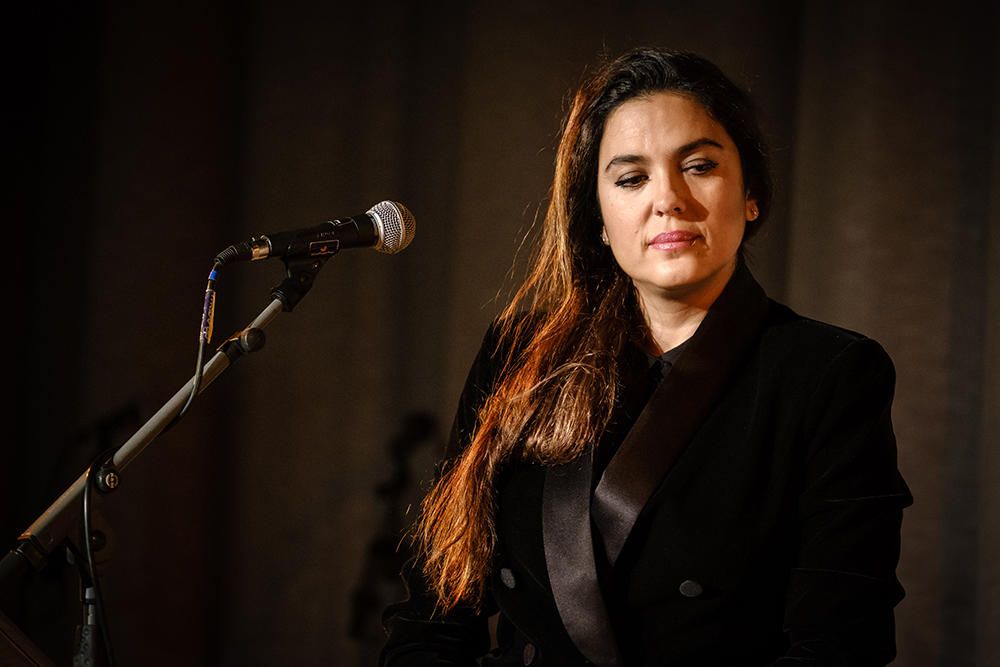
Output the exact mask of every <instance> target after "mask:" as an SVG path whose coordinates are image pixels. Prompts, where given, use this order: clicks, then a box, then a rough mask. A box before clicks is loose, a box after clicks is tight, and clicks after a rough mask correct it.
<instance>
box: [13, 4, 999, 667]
mask: <svg viewBox="0 0 1000 667" xmlns="http://www.w3.org/2000/svg"><path fill="white" fill-rule="evenodd" d="M980 5H981V6H980ZM997 25H998V16H997V11H996V9H995V8H992V3H963V2H951V3H933V4H931V5H929V6H927V7H922V6H920V5H919V4H918V3H914V2H807V3H801V4H800V3H795V2H778V1H771V2H757V3H750V2H722V3H719V2H715V3H690V2H686V3H679V2H660V3H619V2H589V3H581V2H568V1H565V2H563V1H560V2H552V3H545V4H544V5H542V4H541V3H536V2H524V1H521V0H517V1H514V2H504V3H490V2H469V3H465V4H459V3H430V2H379V3H351V4H348V3H320V2H314V1H313V2H271V1H264V0H262V1H259V2H252V3H235V2H234V3H229V4H226V3H201V2H197V3H195V2H186V1H182V2H147V3H124V2H118V3H113V2H109V3H102V2H94V1H93V0H81V1H80V2H72V3H71V2H55V3H46V4H45V5H44V6H43V7H37V8H35V9H23V8H22V9H21V10H19V12H18V13H16V14H14V15H9V16H8V19H7V20H5V22H4V27H3V32H4V39H3V45H4V51H5V54H4V58H3V60H4V63H5V66H4V69H5V72H6V74H5V76H4V81H3V87H4V89H5V95H4V98H5V102H4V103H3V107H4V117H5V118H6V120H7V122H6V123H5V128H4V129H5V130H6V131H5V132H4V135H5V142H6V143H7V146H8V148H7V149H6V150H5V151H4V154H5V156H6V157H7V160H6V162H7V164H8V171H9V173H10V175H9V176H8V177H7V179H6V182H7V185H8V188H9V190H10V195H9V196H8V197H7V198H6V200H7V206H8V209H9V211H8V214H7V217H6V220H5V224H4V229H5V232H6V233H7V240H8V246H7V252H6V255H7V260H6V261H5V263H4V264H5V265H6V268H5V272H7V273H6V274H5V283H6V286H7V290H6V292H7V294H6V296H7V316H6V317H5V322H6V327H5V328H6V329H7V331H8V333H9V337H10V340H9V343H8V345H7V350H8V360H9V363H8V365H7V367H8V372H7V384H8V387H10V388H12V390H13V394H14V395H15V396H16V399H15V401H14V402H13V403H8V404H7V405H8V406H10V407H8V410H9V411H10V414H9V422H10V423H11V424H12V425H13V426H12V428H10V429H8V437H7V438H6V439H5V444H4V446H3V450H2V451H0V454H2V456H0V530H2V532H0V537H3V536H6V537H3V539H6V540H7V541H8V542H10V543H13V541H14V539H15V538H16V537H17V535H18V534H19V533H20V531H21V530H22V529H24V528H25V527H26V526H27V525H28V524H29V523H30V522H31V521H32V520H33V519H34V518H35V517H36V516H37V515H38V514H39V513H40V512H41V511H42V510H43V509H44V508H45V507H47V506H48V504H49V503H50V502H51V501H52V500H53V499H54V498H55V497H56V495H58V493H59V492H60V491H61V490H62V489H63V488H65V487H66V486H67V485H68V484H69V483H70V482H71V481H72V480H73V479H75V478H76V477H77V476H78V475H79V474H80V472H81V471H82V470H83V469H84V467H85V465H86V462H87V461H88V460H89V459H90V458H91V457H92V456H93V455H94V454H95V453H96V452H97V451H99V450H100V449H101V447H102V446H103V445H106V444H120V443H121V442H124V440H125V439H126V438H127V437H128V436H129V435H131V433H132V432H134V431H135V429H136V428H138V426H139V425H140V424H141V423H142V422H144V421H145V420H146V419H147V418H149V416H150V415H151V414H152V413H153V412H154V411H155V410H156V409H157V408H158V407H159V406H160V405H161V404H162V403H163V402H164V401H166V400H167V398H169V396H170V395H172V394H173V393H174V391H176V390H177V389H178V388H179V387H180V386H181V384H182V383H183V382H184V381H185V380H186V379H187V378H188V377H189V376H190V373H191V370H192V368H193V362H194V353H195V343H196V334H197V324H198V317H199V314H200V302H201V297H202V291H203V289H204V281H205V277H206V275H207V272H208V270H209V268H210V263H211V259H212V257H213V256H214V254H215V253H216V252H217V251H219V250H221V249H222V248H223V247H225V246H226V245H228V244H229V243H232V242H234V241H237V240H242V239H244V238H246V237H248V236H249V235H251V234H253V233H259V232H264V231H273V230H280V229H285V228H294V227H300V226H306V225H311V224H314V223H315V222H318V221H320V220H323V219H329V218H331V217H341V216H345V215H351V214H354V213H358V212H361V211H364V210H366V209H367V208H368V207H370V206H371V205H372V204H374V203H375V202H377V201H380V200H382V199H396V200H399V201H402V202H404V203H405V204H406V205H407V206H409V207H410V208H411V209H412V210H413V211H414V213H415V215H416V218H417V221H418V225H417V230H418V232H417V238H416V241H415V242H414V243H413V245H412V246H411V247H410V248H409V249H407V250H406V251H405V252H403V253H402V254H400V255H398V256H385V255H379V254H377V253H373V252H368V251H360V250H358V251H352V252H346V253H344V254H342V255H341V256H338V257H336V258H334V259H333V260H331V261H330V262H329V263H328V264H327V266H326V268H325V269H324V271H323V273H322V274H321V275H320V277H319V281H318V283H317V286H316V287H315V288H314V290H313V292H312V293H311V294H310V295H309V296H308V297H307V299H306V300H305V301H304V302H303V303H302V304H301V305H300V306H299V307H298V308H297V309H296V311H295V312H294V313H292V314H290V315H281V316H279V318H278V319H277V320H276V321H275V322H274V323H273V324H272V325H271V327H269V328H268V330H267V335H268V338H269V342H268V344H267V346H266V347H265V349H264V350H263V351H262V352H260V353H258V354H257V355H255V356H254V357H253V358H251V359H246V360H244V361H242V362H240V364H239V365H237V366H236V367H234V368H233V369H232V370H231V371H229V372H228V373H227V374H226V375H224V376H223V377H222V379H221V380H219V381H218V383H217V384H216V385H214V386H212V387H211V388H210V389H209V391H208V392H207V393H206V394H205V395H204V396H203V398H202V399H201V400H199V401H198V402H197V403H196V404H195V407H194V409H193V412H192V413H191V415H190V416H189V417H188V418H187V419H186V420H185V421H184V422H183V423H182V424H181V425H180V426H179V427H178V428H176V429H175V430H174V431H172V432H171V433H169V434H167V435H165V436H164V437H163V438H161V439H160V440H158V441H157V442H156V443H155V444H154V445H153V446H151V447H150V448H149V449H147V450H146V451H145V452H144V453H143V455H142V456H141V457H140V458H139V459H138V460H137V461H136V462H135V463H134V464H133V465H132V466H130V467H129V468H128V469H127V470H126V471H125V473H124V484H123V487H122V489H121V490H120V491H119V492H118V493H116V494H115V495H114V496H113V497H112V498H110V499H108V500H107V501H106V502H105V503H104V511H103V514H104V516H105V518H106V519H107V520H108V521H109V523H110V525H111V526H112V527H113V537H114V539H113V545H112V550H111V553H110V556H111V558H110V560H109V561H107V562H106V564H105V565H104V566H103V572H104V573H105V575H104V579H105V589H106V597H107V604H108V607H109V612H110V619H111V627H112V630H113V633H114V638H115V643H116V648H117V652H118V657H119V661H120V662H121V664H123V665H178V664H184V665H241V666H243V665H272V664H301V665H307V664H317V665H318V664H338V665H339V664H373V660H374V658H373V656H372V650H373V649H372V647H373V646H375V645H377V643H378V641H379V640H378V634H379V629H378V612H377V611H376V610H377V608H378V607H380V606H381V604H383V603H384V601H386V600H387V599H390V598H392V597H393V596H396V595H399V592H398V590H396V589H395V582H394V580H393V579H392V577H391V575H386V574H385V572H386V571H389V572H391V570H392V568H393V567H394V564H393V562H392V559H391V553H392V549H391V544H393V543H394V541H395V536H394V535H395V534H394V533H392V532H391V530H395V528H396V527H398V524H399V523H400V522H401V521H404V520H405V519H403V518H402V517H401V516H400V515H401V513H402V510H403V509H404V508H405V506H406V504H407V503H408V502H411V501H412V500H413V499H414V498H416V497H417V493H418V491H419V484H417V483H416V481H415V480H417V479H421V478H426V477H427V476H428V475H429V470H430V466H431V462H432V461H433V459H434V458H435V457H436V456H437V454H438V453H439V451H440V449H439V448H440V445H441V442H442V439H443V437H442V436H441V431H442V430H445V429H447V426H448V424H449V423H450V419H451V414H452V410H453V408H454V404H455V401H456V399H457V396H458V393H459V390H460V388H461V384H462V381H463V379H464V375H465V372H466V369H467V367H468V364H469V363H470V361H471V359H472V356H473V354H474V353H475V350H476V348H477V346H478V344H479V339H480V337H481V335H482V332H483V330H484V328H485V326H486V325H487V323H488V322H489V321H490V319H491V318H492V317H493V315H494V314H495V313H496V311H497V310H498V308H499V307H500V306H501V304H502V295H503V294H506V293H507V292H506V290H507V289H508V288H509V286H510V284H511V283H510V279H509V275H508V274H509V273H511V271H512V258H514V256H515V253H516V250H517V248H518V245H519V241H520V239H521V238H522V236H523V235H524V233H525V232H526V231H527V230H528V228H529V226H530V225H531V222H532V220H533V219H534V218H535V216H536V213H538V212H539V211H541V210H543V208H542V205H543V202H544V198H545V196H546V192H547V188H548V184H549V180H550V178H551V169H552V159H553V149H554V147H555V142H556V135H557V131H558V126H559V120H560V117H561V114H562V111H563V110H564V108H565V102H566V94H567V92H568V91H569V90H570V89H571V88H572V87H573V86H574V84H575V83H576V82H577V81H578V80H579V78H580V76H581V75H582V74H583V72H584V71H585V68H587V67H588V66H592V64H593V63H594V62H595V61H596V58H597V56H598V54H599V53H600V52H602V51H604V50H606V51H608V52H610V53H612V54H617V53H619V52H621V51H622V50H625V49H627V48H629V47H632V46H637V45H640V44H659V45H666V46H672V47H675V48H684V49H691V50H695V51H698V52H700V53H702V54H704V55H706V56H708V57H709V58H711V59H712V60H714V61H716V62H717V63H718V64H719V65H720V66H721V67H722V68H723V69H724V70H725V71H726V72H728V73H729V74H730V75H731V76H732V77H733V78H734V79H736V80H737V81H739V82H740V83H741V84H743V85H745V86H747V87H749V88H750V89H751V90H752V92H753V94H754V95H755V97H756V99H757V100H758V103H759V105H760V107H761V111H762V115H763V121H764V125H765V128H766V130H767V132H768V134H769V136H770V140H771V145H772V148H773V154H774V163H775V171H776V176H777V178H778V182H779V192H778V197H777V208H776V211H775V213H774V216H773V218H772V219H771V220H770V221H769V223H768V227H767V228H766V229H765V233H764V234H763V238H760V239H758V240H755V242H754V244H753V245H752V257H753V263H752V267H753V269H754V271H755V273H756V274H757V276H758V278H760V279H761V281H762V282H763V283H764V285H765V287H766V288H767V289H768V291H769V292H770V294H771V295H772V296H774V297H776V298H778V299H780V300H784V301H786V302H787V303H789V304H790V305H791V306H792V307H794V308H796V309H797V310H799V311H800V312H802V313H804V314H806V315H810V316H813V317H816V318H819V319H822V320H826V321H830V322H834V323H837V324H840V325H842V326H846V327H849V328H853V329H856V330H860V331H862V332H865V333H867V334H869V335H870V336H872V337H874V338H876V339H877V340H879V341H880V342H881V343H882V344H883V345H884V346H885V347H886V349H887V350H888V351H889V353H890V354H891V355H892V357H893V359H894V360H895V362H896V365H897V371H898V386H897V396H896V403H895V408H894V419H895V423H896V427H897V436H898V441H899V458H900V467H901V469H902V471H903V474H904V476H905V477H906V479H907V481H908V482H909V484H910V486H911V488H912V490H913V494H914V496H915V498H916V502H915V504H914V505H913V507H912V508H910V509H909V510H907V512H906V517H905V521H904V527H903V528H904V530H903V538H904V549H903V557H902V561H901V564H900V567H899V575H900V578H901V579H902V581H903V584H904V586H905V587H906V589H907V593H908V595H907V598H906V599H905V600H904V601H903V603H902V604H901V605H900V607H899V608H898V612H897V623H898V633H897V634H898V644H899V658H898V660H897V663H896V664H899V665H914V666H924V665H928V666H929V665H948V666H955V665H984V664H988V663H990V661H991V660H996V659H998V658H1000V635H998V633H996V631H995V629H996V628H998V627H1000V568H997V566H996V563H997V562H1000V493H998V486H1000V451H998V448H997V446H996V445H997V442H998V436H997V433H998V429H1000V269H998V260H1000V131H998V126H1000V104H998V90H1000V86H998V77H1000V46H998V44H1000V42H998V40H997ZM524 254H525V252H522V253H521V255H520V256H521V257H522V259H523V256H524ZM519 266H521V263H516V264H514V268H513V273H514V275H516V274H517V271H518V267H519ZM280 279H281V265H280V264H279V263H276V262H275V263H261V264H255V265H241V266H232V267H226V268H225V270H224V271H223V272H222V276H221V279H220V282H219V290H220V292H219V307H218V319H217V326H216V331H217V339H220V338H222V337H224V336H226V335H228V334H229V333H230V332H232V331H234V330H236V329H238V328H239V327H241V326H243V325H244V324H245V323H246V322H247V321H249V320H250V319H251V318H252V317H253V316H254V315H256V314H257V312H259V310H260V309H261V308H263V306H264V305H265V304H266V303H267V300H268V293H269V289H270V288H271V287H272V286H273V285H275V284H276V283H277V282H278V281H280ZM498 294H499V295H500V299H499V300H498V298H497V297H498ZM435 427H436V429H437V430H434V429H435ZM391 446H395V447H396V449H397V450H398V451H401V452H406V451H409V450H410V449H411V448H412V450H413V452H412V457H411V460H409V462H408V463H407V464H406V466H407V469H408V470H409V472H410V477H409V478H405V477H403V478H399V479H396V484H395V486H392V489H394V490H393V491H392V497H393V498H394V499H395V500H393V501H392V502H389V499H388V498H387V497H386V496H385V494H383V496H382V497H379V498H376V496H375V490H376V486H377V485H379V484H380V483H383V484H384V483H386V482H391V481H392V480H393V478H394V475H395V476H396V477H397V478H398V477H399V471H398V470H396V469H395V467H394V458H393V454H392V452H391ZM384 488H385V490H386V492H388V491H389V490H390V487H389V486H386V487H384ZM387 528H388V529H391V530H390V533H389V534H388V536H385V535H384V534H383V537H382V541H381V542H379V543H378V544H376V546H375V547H370V544H372V543H373V540H375V538H376V537H377V535H378V534H379V533H380V531H381V532H382V533H385V530H386V529H387ZM387 544H388V545H390V547H389V548H388V549H387V547H386V545H387ZM387 552H388V554H389V555H387ZM58 560H59V558H56V559H55V561H56V562H55V563H53V566H52V567H50V568H48V570H47V571H46V572H44V573H42V574H40V575H34V576H32V577H29V578H28V579H26V580H25V581H23V582H20V583H18V584H17V585H16V586H14V587H13V590H8V591H5V592H4V596H3V601H4V604H5V609H6V611H7V612H8V614H9V615H11V616H12V617H13V618H15V620H17V621H18V622H19V623H20V624H21V626H22V627H23V628H24V629H25V630H27V631H28V632H29V634H30V635H31V636H32V637H33V638H34V639H35V641H36V642H37V643H38V644H40V645H41V646H42V647H43V648H45V649H46V651H48V652H49V653H51V654H52V655H54V656H57V657H59V658H60V659H61V660H62V661H63V662H65V661H66V660H67V658H66V656H67V655H68V652H69V650H70V646H69V644H70V643H71V639H70V637H71V632H72V625H73V623H75V618H74V617H73V616H72V615H71V613H72V612H74V611H75V609H76V595H77V592H76V589H75V585H76V584H75V579H74V578H73V576H72V572H70V571H69V570H67V569H66V568H65V567H63V566H60V565H59V563H58ZM359 591H360V592H361V593H362V594H360V595H359V594H357V593H358V592H359ZM67 626H68V628H67ZM720 639H722V640H724V638H720Z"/></svg>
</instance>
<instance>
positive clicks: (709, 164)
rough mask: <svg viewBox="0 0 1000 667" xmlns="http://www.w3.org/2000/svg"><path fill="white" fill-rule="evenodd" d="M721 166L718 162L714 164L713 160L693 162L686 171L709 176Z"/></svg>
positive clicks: (685, 168) (686, 167) (687, 166)
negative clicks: (708, 174) (709, 173)
mask: <svg viewBox="0 0 1000 667" xmlns="http://www.w3.org/2000/svg"><path fill="white" fill-rule="evenodd" d="M717 166H719V163H718V162H713V161H712V160H699V161H697V162H692V163H691V164H688V165H686V166H685V167H684V171H686V172H688V173H691V174H698V175H701V174H707V173H708V172H710V171H712V170H713V169H715V168H716V167H717Z"/></svg>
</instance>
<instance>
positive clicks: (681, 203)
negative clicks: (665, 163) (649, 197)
mask: <svg viewBox="0 0 1000 667" xmlns="http://www.w3.org/2000/svg"><path fill="white" fill-rule="evenodd" d="M657 180H658V182H659V183H658V187H657V188H656V190H655V197H656V198H655V199H654V201H653V212H654V213H655V214H656V215H658V216H661V217H663V216H677V215H680V214H682V213H684V211H685V210H687V200H688V188H687V183H686V182H685V181H684V177H683V176H682V175H680V174H671V173H669V172H667V173H664V174H663V175H662V176H661V177H660V178H659V179H657Z"/></svg>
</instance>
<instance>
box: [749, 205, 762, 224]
mask: <svg viewBox="0 0 1000 667" xmlns="http://www.w3.org/2000/svg"><path fill="white" fill-rule="evenodd" d="M759 215H760V211H758V210H757V206H756V205H755V204H751V205H750V221H751V222H753V221H754V220H756V219H757V216H759Z"/></svg>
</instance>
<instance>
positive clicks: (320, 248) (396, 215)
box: [216, 201, 416, 264]
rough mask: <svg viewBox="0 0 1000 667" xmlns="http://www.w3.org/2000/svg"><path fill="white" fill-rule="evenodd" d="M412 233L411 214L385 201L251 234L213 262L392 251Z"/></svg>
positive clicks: (401, 207)
mask: <svg viewBox="0 0 1000 667" xmlns="http://www.w3.org/2000/svg"><path fill="white" fill-rule="evenodd" d="M415 232H416V222H415V221H414V219H413V214H412V213H410V211H409V210H407V208H406V207H405V206H403V205H402V204H399V203H396V202H391V201H384V202H381V203H379V204H376V205H375V206H373V207H371V208H370V209H369V210H368V212H367V213H362V214H360V215H355V216H351V217H349V218H344V219H341V220H328V221H326V222H321V223H320V224H318V225H313V226H312V227H304V228H302V229H294V230H290V231H283V232H274V233H271V234H261V235H259V236H253V237H251V238H250V240H249V241H244V242H243V243H237V244H236V245H231V246H229V247H228V248H226V249H225V250H223V251H222V252H220V253H219V254H218V256H216V261H217V262H218V263H219V264H229V263H231V262H241V261H256V260H259V259H269V258H271V257H322V256H325V255H335V254H337V253H338V252H340V251H341V250H342V249H345V248H374V249H375V250H377V251H378V252H384V253H389V254H393V253H397V252H399V251H400V250H403V249H404V248H405V247H406V246H408V245H409V244H410V241H412V240H413V236H414V234H415Z"/></svg>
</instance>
